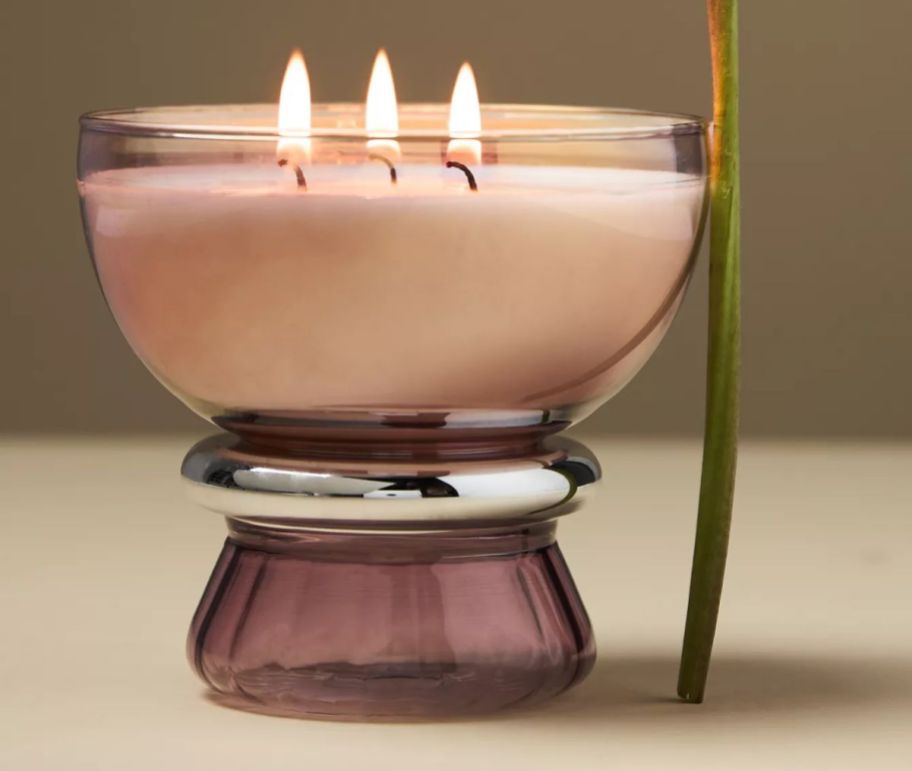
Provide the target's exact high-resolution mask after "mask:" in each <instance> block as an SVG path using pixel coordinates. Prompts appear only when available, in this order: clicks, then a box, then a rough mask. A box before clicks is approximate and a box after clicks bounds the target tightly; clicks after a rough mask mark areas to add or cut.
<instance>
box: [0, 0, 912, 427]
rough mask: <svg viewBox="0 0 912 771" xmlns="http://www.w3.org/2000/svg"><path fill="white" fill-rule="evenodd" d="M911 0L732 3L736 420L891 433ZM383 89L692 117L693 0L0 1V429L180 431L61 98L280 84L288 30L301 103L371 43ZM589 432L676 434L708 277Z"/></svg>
mask: <svg viewBox="0 0 912 771" xmlns="http://www.w3.org/2000/svg"><path fill="white" fill-rule="evenodd" d="M910 22H912V10H910V6H909V4H908V2H907V0H880V1H879V2H877V3H863V2H860V0H827V2H822V1H821V0H816V1H815V0H800V1H799V2H796V1H795V0H762V1H761V0H753V1H752V0H744V1H743V2H742V46H743V70H744V87H743V91H744V146H745V152H744V185H745V190H744V202H745V221H744V243H745V247H744V259H745V265H744V280H745V295H744V312H745V334H744V351H745V388H744V421H743V422H744V429H745V432H746V433H748V434H753V435H771V434H774V435H798V436H802V435H819V436H837V435H854V436H910V435H912V410H910V409H909V407H908V403H909V394H910V393H912V355H910V346H909V342H910V336H912V321H910V319H912V314H910V312H909V310H908V307H907V303H908V299H907V298H908V296H909V292H910V285H912V260H910V250H909V240H910V239H909V237H908V220H909V217H910V214H909V203H910V201H909V182H910V179H912V168H910V154H909V149H908V141H909V137H910V129H909V125H910V117H912V110H910V107H909V102H910V99H909V96H908V94H909V93H910V91H912V84H910V77H909V69H910V68H909V53H908V30H909V27H910ZM379 45H385V46H387V47H388V49H389V51H390V55H391V58H392V62H393V67H394V71H395V75H396V79H397V84H398V89H399V94H400V98H402V99H406V100H445V99H446V98H448V94H449V90H450V88H451V84H452V79H453V77H454V75H455V72H456V69H457V67H458V65H459V63H460V61H461V60H462V59H463V58H467V59H470V60H471V61H472V62H473V64H474V65H475V68H476V72H477V73H478V77H479V85H480V90H481V94H482V98H483V99H485V100H488V101H517V102H524V101H525V102H531V101H538V102H565V103H582V104H597V105H602V104H608V105H624V106H632V107H640V108H647V109H657V110H674V111H683V112H698V113H706V112H707V111H708V109H709V101H710V100H709V93H710V91H709V73H708V50H707V42H706V33H705V9H704V4H703V2H702V0H688V1H687V2H685V0H636V1H631V0H627V1H626V2H622V0H615V2H605V1H603V0H602V1H600V0H561V2H557V1H556V0H551V2H544V1H543V0H450V1H448V2H445V3H444V2H437V1H435V0H385V1H384V2H376V3H375V2H364V1H362V2H355V1H354V0H333V1H332V2H305V0H289V1H280V0H257V1H256V2H251V1H250V0H156V1H155V2H150V1H149V0H80V2H63V1H61V2H56V3H52V2H48V1H47V0H44V1H42V0H33V2H29V3H26V2H7V3H4V4H3V5H2V7H0V88H2V94H0V103H2V105H3V119H2V120H0V148H2V153H3V156H2V166H0V168H2V170H3V175H4V179H3V184H2V185H0V196H2V200H0V211H2V213H3V214H2V216H3V220H2V227H0V239H2V251H0V255H2V257H0V259H2V265H3V281H2V282H0V350H2V352H3V369H2V379H0V383H2V385H0V388H2V392H0V397H2V401H3V408H2V417H0V431H2V430H8V431H28V430H45V431H54V430H63V431H100V430H103V431H115V430H124V431H127V430H137V429H150V430H156V431H170V430H175V429H181V428H192V427H193V426H194V425H197V426H198V425H199V424H198V423H194V421H195V420H196V419H195V418H194V417H193V416H191V415H190V413H189V412H188V411H187V410H186V409H185V408H184V407H182V406H181V405H180V404H179V403H178V402H176V401H175V400H174V399H173V398H172V397H170V396H169V395H167V394H166V393H165V391H164V390H163V389H162V388H161V387H160V386H158V385H157V384H156V383H155V382H154V380H153V379H152V377H151V376H150V375H148V374H147V373H146V372H145V371H144V370H143V368H142V366H141V365H140V364H139V363H138V362H137V361H136V360H135V358H134V357H133V356H132V354H130V352H129V350H128V348H127V346H126V344H125V343H124V342H123V341H122V339H121V338H120V336H119V333H118V332H117V330H116V328H115V326H114V324H113V322H112V320H111V319H110V317H109V316H108V313H107V310H106V309H105V307H104V303H103V301H102V299H101V296H100V294H99V292H98V290H97V288H96V286H95V282H94V277H93V275H92V271H91V267H90V265H89V262H88V258H87V255H86V249H85V246H84V244H83V242H82V235H81V231H80V224H79V215H78V206H77V199H76V194H75V189H74V183H73V178H74V168H75V149H76V139H77V125H76V118H77V115H78V114H79V113H80V112H82V111H85V110H89V109H95V108H101V107H114V106H133V105H143V104H146V105H147V104H160V103H188V102H215V101H259V100H271V99H274V98H275V97H276V94H277V91H278V86H279V80H280V77H281V73H282V70H283V67H284V64H285V58H286V56H287V54H288V51H289V49H290V48H291V47H293V46H301V47H302V48H303V49H304V51H305V54H306V56H307V59H308V63H309V66H310V70H311V75H312V79H313V86H314V93H315V97H316V98H317V99H320V100H335V99H357V98H362V94H363V93H364V90H365V87H366V82H367V76H368V72H369V69H370V64H371V60H372V57H373V54H374V51H375V49H376V48H377V47H378V46H379ZM704 272H705V265H704V266H701V270H700V275H701V278H700V279H699V280H698V281H697V282H696V285H695V286H694V288H693V289H692V291H691V294H690V297H689V299H688V302H687V303H686V306H685V309H684V311H683V312H682V314H681V318H680V319H679V322H678V323H677V324H676V326H675V327H674V329H673V330H672V332H671V334H670V335H669V338H668V340H667V341H666V343H665V344H664V345H663V347H662V349H661V350H660V351H659V353H658V354H657V355H656V356H655V358H654V360H653V361H652V362H651V363H650V364H649V365H648V366H647V368H646V369H645V370H644V372H643V374H642V375H641V376H640V377H639V378H638V379H637V380H636V381H635V382H634V384H633V385H632V386H630V387H629V388H628V389H627V390H626V391H625V392H624V393H623V394H622V395H621V396H619V397H618V398H617V399H615V400H614V402H612V403H611V404H610V405H608V406H607V407H606V408H604V409H603V410H602V411H601V412H600V413H599V415H598V416H597V417H596V418H594V419H593V420H592V422H591V423H590V426H589V427H590V429H593V428H594V429H604V430H609V431H616V432H641V433H669V432H673V433H695V432H698V431H699V429H700V425H701V420H702V417H701V415H702V384H703V360H704V344H703V338H704V324H705V304H706V298H705V281H704V280H703V278H702V274H703V273H704Z"/></svg>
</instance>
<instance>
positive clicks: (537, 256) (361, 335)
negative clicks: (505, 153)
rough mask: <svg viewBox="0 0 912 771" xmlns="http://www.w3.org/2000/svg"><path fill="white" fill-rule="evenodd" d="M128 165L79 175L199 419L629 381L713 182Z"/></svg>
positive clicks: (565, 405) (468, 406)
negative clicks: (301, 177)
mask: <svg viewBox="0 0 912 771" xmlns="http://www.w3.org/2000/svg"><path fill="white" fill-rule="evenodd" d="M475 171H476V177H477V181H478V188H479V189H478V192H471V191H470V190H469V189H468V186H467V184H466V179H465V176H464V175H463V174H462V173H461V172H460V171H459V170H456V169H444V168H442V167H441V168H438V167H436V166H432V165H425V166H418V165H415V166H403V167H401V168H400V169H399V184H398V185H397V186H395V187H393V186H392V185H391V184H390V181H389V177H388V172H387V170H386V168H385V167H384V166H383V165H382V164H365V165H362V166H351V167H338V166H314V167H309V168H307V169H305V172H306V176H307V182H308V189H307V190H306V191H304V190H301V189H298V188H297V186H296V184H295V181H294V175H293V174H291V173H290V172H289V171H288V170H287V169H278V168H276V167H273V166H272V165H267V164H261V165H253V164H250V165H241V164H239V165H237V166H227V165H226V166H184V167H168V168H137V169H122V170H113V171H103V172H97V173H94V174H91V175H90V176H89V177H88V178H87V179H85V180H84V181H83V182H82V183H81V184H80V189H81V192H82V195H83V196H84V203H85V208H86V220H87V227H88V229H89V231H90V236H91V243H92V247H93V251H94V258H95V261H96V265H97V268H98V274H99V277H100V280H101V283H102V286H103V288H104V291H105V294H106V296H107V299H108V302H109V303H110V306H111V309H112V311H113V312H114V315H115V317H116V318H117V320H118V322H119V324H120V326H121V328H122V330H123V332H124V334H125V335H126V337H127V339H128V340H129V342H130V343H131V345H132V346H133V348H134V349H135V350H136V352H137V353H138V355H139V356H140V357H141V358H142V359H143V360H144V361H145V362H146V363H147V364H148V366H149V367H150V368H151V369H152V370H153V371H154V372H155V373H156V374H157V375H158V376H159V377H160V378H161V379H162V380H163V381H164V382H165V383H166V384H167V385H169V387H171V388H172V390H174V391H175V392H176V393H177V394H178V395H179V396H181V397H182V398H184V399H185V400H186V401H187V402H188V403H189V404H190V405H191V406H193V407H194V408H195V409H197V410H198V411H200V412H201V413H202V414H205V415H207V416H211V415H213V414H216V413H218V412H220V411H223V410H226V409H227V410H234V411H249V412H254V413H269V412H280V413H294V412H306V411H314V410H316V411H321V410H324V411H325V410H329V411H332V410H349V409H354V410H367V411H370V410H380V411H383V410H425V409H427V410H442V411H448V410H453V411H459V410H466V411H476V412H477V411H480V412H481V414H484V413H485V411H488V410H490V411H509V410H519V411H524V410H554V409H558V410H567V411H570V412H574V411H575V412H574V414H583V413H585V412H587V411H588V410H590V409H592V408H594V407H595V406H597V404H598V403H600V402H601V401H602V400H603V399H605V398H607V397H608V396H610V395H611V394H612V393H614V392H615V391H616V390H617V389H618V388H620V387H621V386H622V385H623V384H624V383H625V382H626V381H627V380H628V379H629V378H630V377H631V376H632V375H633V374H634V373H635V372H636V371H637V370H638V369H639V367H640V366H641V365H642V364H643V363H644V361H645V360H646V358H648V356H649V354H650V353H651V352H652V350H653V348H654V347H655V345H657V343H658V341H659V340H660V338H661V336H662V335H663V333H664V331H665V329H666V327H667V324H668V322H669V321H670V317H671V315H673V312H674V310H675V308H676V307H677V303H678V301H679V300H680V295H681V293H682V291H683V287H684V284H685V283H686V276H687V274H688V271H689V266H690V256H691V251H692V245H693V242H694V237H695V233H696V231H697V230H698V227H699V222H700V217H701V211H702V204H703V196H704V187H703V183H702V182H701V181H699V180H697V179H695V178H693V177H691V176H687V175H683V174H676V173H673V172H660V171H639V170H623V169H608V168H604V169H601V168H547V167H520V166H506V165H492V166H482V167H479V168H478V169H477V170H475Z"/></svg>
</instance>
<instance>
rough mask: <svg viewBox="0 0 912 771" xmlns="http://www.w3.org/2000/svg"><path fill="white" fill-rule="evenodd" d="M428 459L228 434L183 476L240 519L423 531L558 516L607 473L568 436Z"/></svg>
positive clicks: (193, 454) (201, 451)
mask: <svg viewBox="0 0 912 771" xmlns="http://www.w3.org/2000/svg"><path fill="white" fill-rule="evenodd" d="M426 466H427V467H426V468H424V467H422V470H420V471H416V470H415V468H414V467H408V469H407V470H406V467H405V466H403V464H402V463H400V462H390V463H382V462H378V461H370V462H367V461H366V462H364V463H361V462H358V463H355V462H352V461H348V462H344V463H343V462H339V461H318V460H315V459H295V458H279V457H270V456H266V455H258V454H254V453H252V452H251V451H249V450H247V449H244V448H243V446H242V445H241V444H240V441H239V440H238V439H237V437H235V436H234V435H231V434H222V435H219V436H214V437H211V438H209V439H206V440H204V441H202V442H200V443H199V444H197V445H196V446H195V447H193V449H191V450H190V452H189V453H188V455H187V457H186V458H185V459H184V463H183V466H182V468H181V474H182V476H183V477H184V480H185V482H186V484H187V488H188V491H189V493H190V497H191V498H192V499H193V500H194V501H196V502H197V503H199V504H201V505H202V506H204V507H206V508H208V509H211V510H213V511H216V512H218V513H220V514H224V515H225V516H228V517H231V518H232V519H235V520H239V521H242V522H243V521H247V522H251V523H254V524H255V523H266V522H268V523H269V524H271V525H272V526H282V525H285V526H288V527H301V526H310V527H345V526H362V527H363V526H369V525H370V524H377V525H380V524H382V525H383V527H384V528H386V527H401V528H418V529H428V528H437V527H443V526H445V527H454V526H457V527H458V526H471V527H479V526H487V525H491V526H496V525H500V524H513V523H518V522H537V521H542V520H547V519H552V518H554V517H558V516H561V515H563V514H567V513H569V512H570V511H573V510H574V509H575V508H576V506H577V505H578V504H579V502H580V501H581V500H582V498H583V496H584V494H585V492H586V491H587V490H588V488H590V487H591V485H592V483H594V482H596V481H598V479H600V478H601V469H600V468H599V465H598V462H597V461H596V460H595V457H594V456H593V455H592V454H591V453H590V452H589V451H588V450H587V449H586V448H585V447H584V446H583V445H580V444H579V443H577V442H574V441H572V440H569V439H564V438H562V437H560V438H555V439H550V440H548V441H547V442H546V445H545V449H544V450H543V451H542V453H541V454H537V455H534V456H529V457H518V458H513V459H507V460H504V459H499V460H495V461H474V462H465V461H457V462H452V463H450V464H446V463H433V464H426Z"/></svg>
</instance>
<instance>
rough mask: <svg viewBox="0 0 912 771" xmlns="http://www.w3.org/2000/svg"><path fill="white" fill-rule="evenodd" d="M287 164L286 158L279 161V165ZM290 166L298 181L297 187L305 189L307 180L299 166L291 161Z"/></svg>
mask: <svg viewBox="0 0 912 771" xmlns="http://www.w3.org/2000/svg"><path fill="white" fill-rule="evenodd" d="M287 165H288V159H287V158H282V159H281V160H280V161H279V166H287ZM291 168H293V169H294V173H295V179H296V180H297V181H298V187H299V188H300V189H301V190H307V180H306V179H305V178H304V172H303V171H301V167H300V166H298V164H296V163H293V164H291Z"/></svg>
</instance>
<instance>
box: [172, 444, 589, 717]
mask: <svg viewBox="0 0 912 771" xmlns="http://www.w3.org/2000/svg"><path fill="white" fill-rule="evenodd" d="M527 449H528V451H527V452H526V453H525V454H521V455H517V456H508V457H502V456H498V457H481V458H478V457H470V458H469V459H467V460H466V459H456V460H453V459H452V458H441V457H440V455H439V454H438V455H436V456H434V455H429V454H428V453H427V451H423V455H421V456H417V455H416V454H414V453H413V454H408V453H403V456H404V457H403V458H401V459H399V458H395V457H394V458H390V457H387V456H386V455H384V454H380V453H378V454H375V455H373V456H372V455H369V454H368V455H367V456H366V457H363V458H350V457H348V456H345V455H338V456H336V455H331V456H330V457H313V456H306V457H305V456H301V455H297V454H293V453H287V454H285V455H279V456H277V455H274V454H266V455H264V454H263V452H264V451H263V450H262V449H260V448H259V447H253V446H251V445H249V444H245V443H244V442H243V441H241V440H239V439H238V438H236V437H230V436H224V437H215V438H213V439H210V440H207V441H205V442H202V443H200V444H199V445H197V446H196V447H195V448H194V449H193V450H191V452H190V454H189V455H188V456H187V458H186V460H185V461H184V467H183V475H184V477H185V479H186V480H187V482H188V485H189V489H190V493H191V495H192V496H193V497H194V498H195V499H196V500H197V501H199V502H200V503H202V504H203V505H204V506H207V507H208V508H211V509H214V510H215V511H218V512H220V513H222V514H224V515H225V517H226V519H227V521H228V527H229V531H230V535H229V537H228V540H227V541H226V543H225V547H224V549H223V550H222V554H221V556H220V557H219V561H218V564H217V565H216V568H215V571H214V572H213V574H212V578H211V579H210V581H209V585H208V586H207V587H206V591H205V593H204V595H203V599H202V601H201V603H200V606H199V608H198V610H197V612H196V616H195V617H194V619H193V624H192V626H191V629H190V637H189V641H188V653H189V656H190V659H191V662H192V664H193V666H194V668H195V669H196V671H197V672H198V673H199V675H200V677H202V678H203V680H204V681H205V682H206V683H208V684H209V685H210V686H211V687H212V688H213V689H214V690H215V691H216V692H218V693H219V694H221V695H222V697H223V698H224V699H225V700H226V701H227V703H229V704H232V705H234V706H241V707H245V708H248V709H254V710H257V711H268V712H275V713H280V714H286V715H287V714H293V715H300V716H320V717H337V718H348V719H370V718H384V719H389V718H419V717H433V716H448V715H465V714H471V713H483V712H489V711H491V710H496V709H501V708H504V707H509V706H512V705H516V704H528V703H533V702H536V701H540V700H542V699H546V698H548V697H550V696H554V695H555V694H557V693H560V692H561V691H563V690H564V689H565V688H568V687H569V686H571V685H573V684H574V683H576V682H578V681H579V680H581V679H582V678H583V677H584V676H585V675H586V674H587V673H588V672H589V670H590V669H591V667H592V663H593V659H594V656H595V648H594V643H593V640H592V631H591V629H590V626H589V620H588V619H587V617H586V612H585V610H584V609H583V606H582V602H581V601H580V598H579V595H578V594H577V591H576V588H575V587H574V585H573V581H572V579H571V577H570V574H569V572H568V570H567V566H566V564H565V563H564V560H563V557H562V556H561V553H560V550H559V549H558V547H557V544H556V542H555V540H554V538H555V531H556V524H555V518H556V517H558V516H561V515H562V514H566V513H568V512H570V511H572V510H573V509H574V508H575V507H576V506H577V504H578V501H579V498H580V494H581V492H582V491H583V490H585V489H586V488H588V486H589V485H590V484H591V483H592V482H594V481H596V480H597V479H598V477H599V469H598V464H597V463H595V462H594V460H593V459H592V457H591V455H589V454H588V453H587V452H586V451H585V450H584V449H583V448H581V447H579V446H578V445H576V444H575V443H572V442H568V441H562V442H559V443H555V444H553V445H547V446H546V445H544V444H534V445H531V446H529V447H528V448H527ZM269 452H271V451H269Z"/></svg>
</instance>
